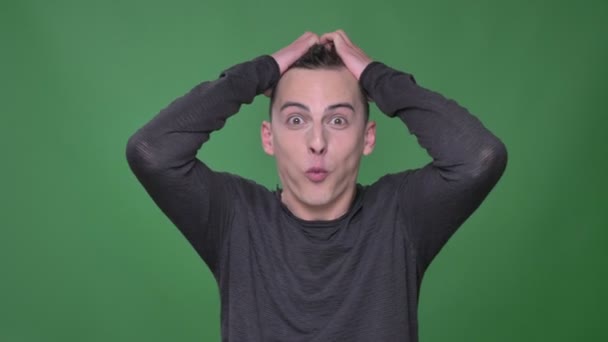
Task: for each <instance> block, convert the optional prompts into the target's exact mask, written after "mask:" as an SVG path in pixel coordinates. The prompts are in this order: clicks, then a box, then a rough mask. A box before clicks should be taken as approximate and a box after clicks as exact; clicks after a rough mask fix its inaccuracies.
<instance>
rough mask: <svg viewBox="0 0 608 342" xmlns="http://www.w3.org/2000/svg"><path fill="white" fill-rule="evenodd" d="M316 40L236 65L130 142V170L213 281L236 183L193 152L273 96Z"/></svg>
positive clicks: (302, 39) (311, 36) (173, 104)
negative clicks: (259, 98) (246, 108)
mask: <svg viewBox="0 0 608 342" xmlns="http://www.w3.org/2000/svg"><path fill="white" fill-rule="evenodd" d="M316 41H318V37H317V36H316V35H314V34H311V33H305V34H304V35H302V36H301V37H300V38H298V39H297V40H296V41H295V42H293V43H292V44H290V45H289V46H288V47H286V48H283V49H281V50H279V51H277V52H276V53H274V54H273V55H272V56H269V55H264V56H260V57H257V58H255V59H253V60H250V61H247V62H244V63H241V64H238V65H235V66H233V67H231V68H229V69H227V70H225V71H223V72H222V73H221V74H220V76H219V78H218V79H216V80H213V81H206V82H202V83H200V84H198V85H197V86H195V87H194V88H192V89H191V90H190V91H189V92H188V93H187V94H185V95H184V96H182V97H179V98H177V99H176V100H174V101H173V102H171V103H170V104H169V105H168V106H167V107H166V108H164V109H163V110H161V111H160V113H158V114H157V115H156V116H155V117H154V118H152V120H151V121H149V122H148V123H147V124H145V125H144V126H143V127H141V128H140V129H139V130H138V131H137V132H135V133H134V134H133V135H132V136H131V137H130V138H129V140H128V142H127V147H126V158H127V161H128V163H129V166H130V168H131V170H132V171H133V173H134V174H135V176H136V177H137V179H138V180H139V182H140V183H141V184H142V185H143V187H144V188H145V189H146V191H147V193H148V194H149V195H150V197H151V198H152V199H153V200H154V202H155V203H156V204H157V206H158V207H159V208H160V209H161V210H162V211H163V212H164V213H165V215H166V216H167V217H168V218H169V219H170V220H171V221H172V222H173V224H175V226H176V227H177V228H178V229H179V230H180V231H181V232H182V234H183V235H184V236H185V237H186V238H187V239H188V241H189V242H190V244H191V245H192V246H193V247H194V249H195V250H196V251H197V253H198V254H199V255H200V256H201V257H202V258H203V260H204V261H205V262H206V264H207V265H208V267H209V268H210V269H211V271H212V272H213V273H214V274H215V272H216V271H217V263H218V255H219V252H220V249H221V246H222V243H223V241H224V239H223V237H224V236H225V234H226V233H227V232H226V231H225V227H226V226H227V221H228V219H229V216H230V210H231V209H232V206H231V198H232V196H233V195H234V194H233V193H232V192H231V191H230V190H231V180H232V179H233V177H234V176H232V175H229V174H227V173H221V172H214V171H212V170H211V169H209V167H207V165H205V164H204V163H203V162H201V161H200V160H199V159H197V158H196V154H197V151H198V150H199V149H200V148H201V146H202V145H203V144H204V143H205V142H206V141H207V140H208V139H209V135H210V134H211V132H213V131H216V130H219V129H221V128H222V127H223V126H224V124H225V122H226V120H227V119H228V118H229V117H230V116H232V115H234V114H235V113H237V112H238V110H239V108H240V107H241V105H242V104H245V103H246V104H248V103H251V102H253V100H254V98H255V96H256V95H258V94H261V93H262V92H264V91H266V90H268V89H271V88H272V86H273V85H274V84H275V83H276V82H277V80H278V79H279V76H280V74H281V72H283V71H284V69H285V68H287V67H288V66H289V65H290V63H292V62H293V61H295V60H296V59H297V58H298V57H299V55H297V53H298V51H300V50H301V51H302V52H301V53H300V55H301V54H302V53H303V52H304V51H306V50H307V49H308V46H310V45H312V44H314V42H316ZM307 45H308V46H307ZM294 51H295V52H294Z"/></svg>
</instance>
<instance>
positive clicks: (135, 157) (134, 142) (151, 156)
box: [125, 133, 161, 174]
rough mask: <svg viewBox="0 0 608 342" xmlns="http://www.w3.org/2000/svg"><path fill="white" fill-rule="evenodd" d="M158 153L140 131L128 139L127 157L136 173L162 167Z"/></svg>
mask: <svg viewBox="0 0 608 342" xmlns="http://www.w3.org/2000/svg"><path fill="white" fill-rule="evenodd" d="M156 155H157V154H156V153H154V150H153V148H152V145H151V144H150V143H149V142H148V141H147V140H146V139H145V138H142V137H141V136H140V135H139V134H138V133H135V134H133V135H132V136H131V137H130V138H129V139H128V140H127V144H126V148H125V157H126V159H127V163H128V164H129V167H130V168H131V170H132V171H133V172H134V173H135V174H139V173H142V172H144V171H146V170H155V169H158V168H159V167H161V163H160V162H159V159H158V158H157V157H156Z"/></svg>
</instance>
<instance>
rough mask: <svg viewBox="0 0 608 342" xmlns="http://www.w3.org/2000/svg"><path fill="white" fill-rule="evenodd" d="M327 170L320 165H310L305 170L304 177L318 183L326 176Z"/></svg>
mask: <svg viewBox="0 0 608 342" xmlns="http://www.w3.org/2000/svg"><path fill="white" fill-rule="evenodd" d="M328 174H329V172H328V171H327V170H326V169H324V168H322V167H311V168H309V169H308V170H306V178H308V180H310V181H311V182H313V183H320V182H322V181H324V180H325V178H327V175H328Z"/></svg>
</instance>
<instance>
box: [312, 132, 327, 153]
mask: <svg viewBox="0 0 608 342" xmlns="http://www.w3.org/2000/svg"><path fill="white" fill-rule="evenodd" d="M308 150H309V151H310V152H311V153H312V154H318V155H323V154H325V152H326V151H327V137H326V136H325V130H324V129H323V127H322V126H321V125H315V126H314V127H312V128H311V129H310V131H309V132H308Z"/></svg>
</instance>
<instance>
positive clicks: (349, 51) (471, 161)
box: [321, 30, 507, 278]
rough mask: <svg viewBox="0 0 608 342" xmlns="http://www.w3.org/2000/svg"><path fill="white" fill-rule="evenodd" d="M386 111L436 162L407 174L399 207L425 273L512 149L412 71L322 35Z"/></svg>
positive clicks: (339, 34) (337, 36) (340, 35)
mask: <svg viewBox="0 0 608 342" xmlns="http://www.w3.org/2000/svg"><path fill="white" fill-rule="evenodd" d="M321 42H322V43H330V42H331V43H333V44H334V45H335V46H336V51H337V52H338V54H340V56H341V58H342V59H343V60H344V62H345V64H346V66H347V68H348V69H349V70H350V71H351V72H352V73H353V75H354V76H355V77H356V78H357V79H358V80H359V82H360V84H361V85H362V87H363V88H364V89H365V91H366V92H367V93H368V95H369V97H370V98H371V99H373V100H374V101H375V102H376V105H377V106H378V108H379V109H380V110H381V111H382V112H384V113H385V114H387V115H388V116H390V117H395V116H398V117H399V118H400V119H401V120H402V121H403V122H404V123H405V124H406V126H407V128H408V129H409V131H410V133H412V134H414V135H415V136H416V138H417V139H418V142H419V144H420V145H421V146H422V147H423V148H425V149H426V151H427V152H428V153H429V155H430V156H431V157H432V158H433V161H432V162H430V163H429V164H427V165H425V166H424V167H422V168H419V169H416V170H413V171H412V172H408V171H406V172H404V173H403V174H402V175H403V176H404V177H403V179H402V181H401V185H400V187H399V188H398V191H399V195H398V196H399V198H400V200H399V206H400V208H401V211H402V214H403V217H404V220H405V227H404V228H405V229H404V231H405V233H406V236H407V239H408V241H409V242H410V244H411V247H412V248H413V249H414V250H415V252H416V254H417V263H418V274H419V276H420V278H421V277H422V274H423V273H424V271H425V270H426V268H427V267H428V265H429V264H430V262H431V261H432V260H433V258H434V257H435V255H437V253H438V252H439V251H440V250H441V248H442V247H443V245H444V244H445V243H446V242H447V240H448V239H449V238H450V236H451V235H452V234H453V233H454V232H455V231H456V229H457V228H458V227H459V226H460V225H462V223H463V222H464V221H465V220H466V219H467V218H468V217H469V216H470V215H471V214H472V213H473V212H474V211H475V210H476V209H477V208H478V207H479V205H480V204H481V203H482V201H483V200H484V199H485V198H486V197H487V195H488V193H489V192H490V191H491V190H492V188H493V187H494V185H495V184H496V183H497V182H498V180H499V179H500V177H501V176H502V174H503V173H504V170H505V168H506V164H507V150H506V147H505V145H504V144H503V143H502V142H501V141H500V140H499V139H498V138H497V137H496V136H495V135H494V134H492V133H491V132H490V131H489V130H488V129H486V128H485V127H484V126H483V124H482V123H481V122H480V121H479V120H478V119H477V118H476V117H475V116H473V115H471V114H470V113H469V112H468V111H467V110H466V109H465V108H464V107H462V106H460V105H459V104H458V103H456V102H455V101H453V100H450V99H447V98H445V97H443V96H442V95H441V94H439V93H436V92H433V91H430V90H428V89H425V88H423V87H420V86H419V85H417V84H416V81H415V79H414V77H413V76H412V75H410V74H407V73H404V72H400V71H397V70H394V69H392V68H389V67H388V66H386V65H384V64H382V63H380V62H372V60H371V59H370V58H369V57H368V56H367V55H366V54H365V53H364V52H363V51H362V50H361V49H360V48H359V47H357V46H356V45H354V44H353V43H352V42H351V41H350V39H349V38H348V37H347V36H346V34H345V33H344V32H343V31H342V30H338V31H336V32H332V33H328V34H325V35H323V36H321Z"/></svg>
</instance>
